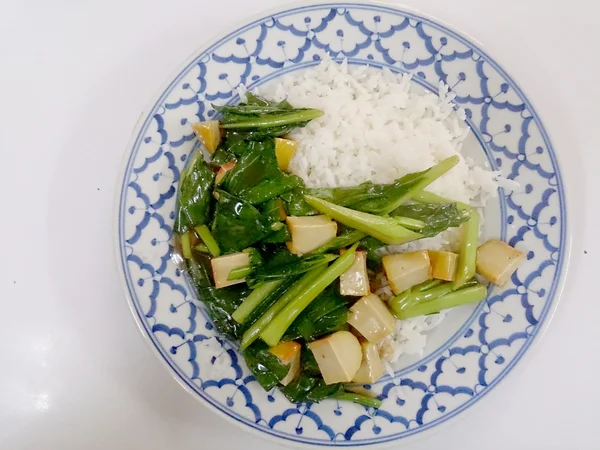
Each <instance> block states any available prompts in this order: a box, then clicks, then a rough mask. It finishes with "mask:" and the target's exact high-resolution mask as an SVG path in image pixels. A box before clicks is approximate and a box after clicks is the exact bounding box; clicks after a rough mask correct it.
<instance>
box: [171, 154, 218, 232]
mask: <svg viewBox="0 0 600 450" xmlns="http://www.w3.org/2000/svg"><path fill="white" fill-rule="evenodd" d="M214 182H215V173H214V172H213V171H212V169H211V168H210V166H209V165H208V164H207V163H206V162H205V161H204V156H203V155H202V152H201V151H197V152H196V153H194V155H193V156H192V160H191V161H190V164H189V166H188V167H187V168H186V169H185V170H184V171H182V172H181V177H180V179H179V195H178V197H177V213H176V216H175V232H177V233H184V232H185V231H187V230H188V229H190V228H192V227H195V226H196V225H202V224H205V223H208V222H209V220H210V210H211V202H212V189H213V185H214Z"/></svg>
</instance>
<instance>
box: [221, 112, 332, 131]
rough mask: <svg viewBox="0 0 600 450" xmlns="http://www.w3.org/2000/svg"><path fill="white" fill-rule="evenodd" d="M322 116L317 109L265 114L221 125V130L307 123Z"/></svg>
mask: <svg viewBox="0 0 600 450" xmlns="http://www.w3.org/2000/svg"><path fill="white" fill-rule="evenodd" d="M322 115H323V111H321V110H319V109H297V110H294V111H292V112H289V113H283V114H272V115H268V114H265V115H262V116H259V117H252V116H248V118H244V119H242V120H238V121H235V122H233V123H221V128H225V129H227V128H235V129H249V128H267V127H279V126H282V125H289V124H292V123H298V122H307V121H309V120H313V119H316V118H317V117H321V116H322Z"/></svg>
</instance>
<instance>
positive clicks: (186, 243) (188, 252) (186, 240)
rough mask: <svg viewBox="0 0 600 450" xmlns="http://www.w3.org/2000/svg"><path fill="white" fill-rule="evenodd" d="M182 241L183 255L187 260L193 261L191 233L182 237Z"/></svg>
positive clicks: (186, 233)
mask: <svg viewBox="0 0 600 450" xmlns="http://www.w3.org/2000/svg"><path fill="white" fill-rule="evenodd" d="M180 239H181V253H182V254H183V257H184V258H185V259H192V244H191V242H190V240H191V237H190V233H188V232H187V231H186V232H185V233H183V234H182V235H181V237H180Z"/></svg>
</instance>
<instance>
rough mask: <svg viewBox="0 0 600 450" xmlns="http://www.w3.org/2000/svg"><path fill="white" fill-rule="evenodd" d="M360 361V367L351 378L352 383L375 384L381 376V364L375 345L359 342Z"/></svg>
mask: <svg viewBox="0 0 600 450" xmlns="http://www.w3.org/2000/svg"><path fill="white" fill-rule="evenodd" d="M360 346H361V348H362V361H361V363H360V367H359V368H358V370H357V371H356V373H355V374H354V377H353V378H352V382H353V383H362V384H371V383H375V382H376V381H377V380H379V379H380V378H381V375H383V364H382V363H381V358H380V357H379V350H378V349H377V345H376V344H373V343H372V342H368V341H365V342H361V344H360Z"/></svg>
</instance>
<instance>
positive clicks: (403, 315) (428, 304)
mask: <svg viewBox="0 0 600 450" xmlns="http://www.w3.org/2000/svg"><path fill="white" fill-rule="evenodd" d="M486 293H487V291H486V288H485V286H483V285H481V284H478V285H476V286H467V287H463V288H462V289H458V290H456V291H452V292H450V293H448V294H446V295H443V296H441V297H438V298H436V299H434V300H430V301H423V302H418V303H416V304H414V305H411V306H408V307H406V308H404V309H402V310H400V311H396V310H394V312H395V314H396V317H397V318H398V319H401V320H405V319H410V318H412V317H418V316H424V315H427V314H435V313H438V312H440V311H441V310H443V309H449V308H454V307H456V306H461V305H466V304H468V303H476V302H480V301H481V300H484V299H485V296H486Z"/></svg>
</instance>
